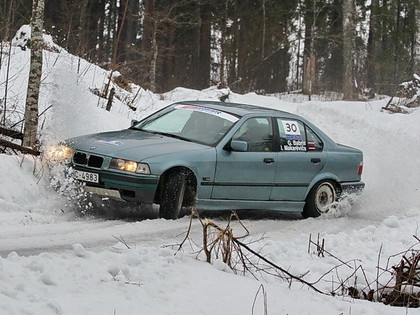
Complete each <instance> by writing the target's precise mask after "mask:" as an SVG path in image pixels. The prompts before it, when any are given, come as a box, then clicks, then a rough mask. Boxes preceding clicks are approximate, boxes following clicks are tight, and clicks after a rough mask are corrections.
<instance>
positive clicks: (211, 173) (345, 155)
mask: <svg viewBox="0 0 420 315" xmlns="http://www.w3.org/2000/svg"><path fill="white" fill-rule="evenodd" d="M51 153H52V155H53V156H55V157H61V158H62V159H66V158H67V159H69V161H70V163H71V168H72V176H73V177H74V178H76V179H77V180H80V181H82V182H84V183H85V185H84V189H85V190H86V191H88V192H91V193H93V194H97V195H101V196H106V197H111V198H115V199H119V200H123V201H129V202H136V203H146V204H152V203H154V204H159V205H160V207H159V215H160V217H162V218H166V219H176V218H178V217H179V215H180V212H181V208H182V207H195V208H196V209H197V210H226V209H235V210H239V209H260V210H277V211H290V212H301V213H302V215H303V216H304V217H317V216H319V215H321V214H323V213H326V212H328V211H329V209H331V207H332V206H334V204H335V203H336V201H338V200H339V199H340V198H341V197H342V196H344V195H346V194H348V193H358V192H360V191H361V190H362V189H363V187H364V183H363V182H362V181H361V175H362V171H363V154H362V152H361V151H360V150H358V149H355V148H351V147H348V146H344V145H340V144H337V143H335V142H334V141H333V140H332V139H330V138H329V137H328V136H327V135H326V134H325V133H323V132H322V131H321V130H320V129H318V128H317V127H316V126H314V125H313V124H312V123H310V122H309V121H307V120H306V119H304V118H302V117H300V116H297V115H294V114H291V113H287V112H284V111H279V110H274V109H268V108H263V107H259V106H252V105H246V104H236V103H222V102H211V101H185V102H178V103H175V104H172V105H169V106H167V107H165V108H163V109H162V110H160V111H158V112H155V113H154V114H152V115H150V116H148V117H146V118H145V119H143V120H141V121H139V122H137V121H134V122H133V123H132V126H131V127H130V128H129V129H126V130H121V131H113V132H103V133H96V134H91V135H86V136H81V137H76V138H71V139H68V140H66V141H65V142H64V144H63V145H61V146H58V147H56V148H54V150H52V152H51Z"/></svg>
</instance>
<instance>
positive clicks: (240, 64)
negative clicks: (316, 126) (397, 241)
mask: <svg viewBox="0 0 420 315" xmlns="http://www.w3.org/2000/svg"><path fill="white" fill-rule="evenodd" d="M31 11H32V0H0V15H1V16H0V39H1V42H3V41H4V42H6V41H10V40H11V39H12V38H13V36H14V35H15V34H16V31H17V30H18V29H19V27H20V26H21V25H23V24H29V22H30V18H31ZM416 16H417V17H419V18H418V19H416ZM419 23H420V14H419V1H418V0H371V1H361V0H322V1H319V0H179V1H175V0H80V1H74V0H45V15H44V29H45V31H46V32H47V33H49V34H51V35H52V37H53V39H54V41H55V42H56V43H57V44H58V45H60V46H61V47H64V48H65V49H67V50H68V51H69V52H70V53H72V54H75V55H78V56H80V57H82V58H85V59H86V60H88V61H90V62H93V63H96V64H98V65H100V66H102V67H104V68H106V69H108V70H111V71H118V72H120V73H121V74H122V75H123V77H124V80H127V81H131V82H134V83H136V84H138V85H140V86H142V87H143V88H145V89H150V90H151V91H153V92H157V93H160V92H165V91H169V90H171V89H173V88H175V87H178V86H183V87H188V88H192V89H204V88H207V87H209V86H212V85H218V86H220V87H229V88H230V89H231V90H232V91H235V92H238V93H246V92H251V91H252V92H257V93H262V94H269V93H281V92H291V91H303V93H305V94H311V93H323V92H327V91H336V92H340V93H343V98H344V99H357V98H358V97H360V95H361V93H362V92H365V93H366V92H368V94H369V95H374V93H380V94H392V93H393V92H394V91H395V90H396V89H397V87H398V84H399V83H401V82H402V81H405V80H409V79H411V78H412V75H413V73H415V72H416V70H417V64H418V60H419V57H420V49H419V32H418V29H419V27H418V26H419V25H418V24H419Z"/></svg>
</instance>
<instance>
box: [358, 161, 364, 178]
mask: <svg viewBox="0 0 420 315" xmlns="http://www.w3.org/2000/svg"><path fill="white" fill-rule="evenodd" d="M362 173H363V161H361V162H360V164H359V168H358V170H357V174H359V175H362Z"/></svg>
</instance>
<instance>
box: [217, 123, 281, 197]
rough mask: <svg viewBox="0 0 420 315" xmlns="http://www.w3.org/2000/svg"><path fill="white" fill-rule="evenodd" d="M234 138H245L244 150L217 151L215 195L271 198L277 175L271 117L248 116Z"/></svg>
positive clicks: (239, 139)
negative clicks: (245, 146) (245, 145)
mask: <svg viewBox="0 0 420 315" xmlns="http://www.w3.org/2000/svg"><path fill="white" fill-rule="evenodd" d="M232 140H237V141H245V142H246V143H247V144H248V145H247V147H248V149H247V151H245V152H238V151H228V150H224V149H220V150H218V151H217V163H216V172H215V178H214V187H213V191H212V198H213V199H231V200H269V198H270V194H271V189H272V185H273V180H274V175H275V168H276V167H275V163H274V161H275V156H276V154H277V153H276V152H274V151H273V148H274V145H273V126H272V119H271V118H270V117H254V118H250V119H248V120H246V121H245V122H244V123H243V125H242V126H241V127H240V128H239V129H238V131H237V132H236V133H235V135H234V136H233V137H232Z"/></svg>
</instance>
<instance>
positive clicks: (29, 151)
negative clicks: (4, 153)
mask: <svg viewBox="0 0 420 315" xmlns="http://www.w3.org/2000/svg"><path fill="white" fill-rule="evenodd" d="M0 145H1V146H4V147H8V148H11V149H14V150H18V151H20V152H22V153H25V154H32V155H36V156H38V155H40V154H41V152H39V151H38V150H34V149H31V148H28V147H24V146H22V145H19V144H16V143H13V142H10V141H7V140H4V139H0Z"/></svg>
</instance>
